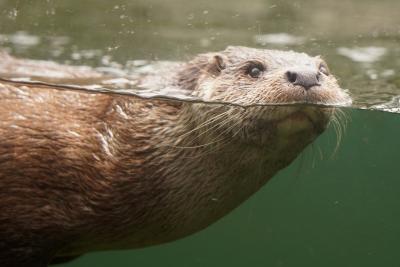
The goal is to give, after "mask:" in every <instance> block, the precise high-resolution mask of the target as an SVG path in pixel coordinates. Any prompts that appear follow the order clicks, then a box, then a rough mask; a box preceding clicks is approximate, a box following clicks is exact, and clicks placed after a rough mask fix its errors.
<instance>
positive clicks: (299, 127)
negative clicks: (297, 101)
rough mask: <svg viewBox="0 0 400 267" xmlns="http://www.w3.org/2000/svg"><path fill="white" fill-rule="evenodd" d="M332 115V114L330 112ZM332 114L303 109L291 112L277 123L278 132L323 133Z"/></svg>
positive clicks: (313, 109) (314, 109)
mask: <svg viewBox="0 0 400 267" xmlns="http://www.w3.org/2000/svg"><path fill="white" fill-rule="evenodd" d="M329 113H330V112H329ZM329 117H330V114H328V112H327V111H323V110H318V109H317V108H315V107H313V108H302V109H299V110H296V111H293V112H291V113H290V114H288V115H286V116H285V117H283V118H281V119H279V120H277V121H276V125H277V130H278V131H279V132H280V133H283V134H286V135H288V134H290V135H291V134H296V133H298V132H303V131H312V132H315V133H317V134H319V133H322V132H323V131H324V130H325V129H326V127H327V124H328V121H329Z"/></svg>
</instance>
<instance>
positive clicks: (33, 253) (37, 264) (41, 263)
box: [0, 239, 51, 267]
mask: <svg viewBox="0 0 400 267" xmlns="http://www.w3.org/2000/svg"><path fill="white" fill-rule="evenodd" d="M18 243H19V244H17V242H12V241H10V240H4V239H3V240H1V241H0V266H5V267H22V266H24V267H25V266H26V267H47V265H48V262H49V260H50V259H51V253H50V250H47V249H44V247H43V246H40V245H39V244H37V245H32V244H28V243H31V242H29V241H24V242H18ZM23 243H25V244H23Z"/></svg>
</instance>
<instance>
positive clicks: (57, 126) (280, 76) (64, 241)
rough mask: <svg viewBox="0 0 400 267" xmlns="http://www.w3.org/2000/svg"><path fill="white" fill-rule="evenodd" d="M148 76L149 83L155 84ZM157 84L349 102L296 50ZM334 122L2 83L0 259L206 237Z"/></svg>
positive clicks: (289, 110)
mask: <svg viewBox="0 0 400 267" xmlns="http://www.w3.org/2000/svg"><path fill="white" fill-rule="evenodd" d="M60 68H61V69H62V67H60ZM68 68H69V69H68V71H70V70H71V69H70V67H68ZM95 75H97V74H95ZM152 75H153V74H149V75H148V76H145V77H144V78H143V80H142V81H141V82H142V83H144V84H145V83H147V84H148V83H149V82H150V83H151V81H152V80H153V79H154V77H153V76H152ZM161 80H162V79H161ZM162 81H163V82H165V83H170V84H171V85H173V86H179V87H182V88H184V89H188V90H191V91H192V92H193V95H194V96H198V97H201V98H203V99H205V100H216V101H226V102H232V103H236V104H245V105H249V104H274V103H282V102H289V103H290V102H304V103H311V104H321V103H322V104H328V105H335V104H340V105H342V104H343V103H349V102H350V98H349V96H348V95H347V94H346V93H345V92H343V91H342V90H341V89H340V88H339V87H338V85H337V83H336V80H335V79H334V78H333V77H332V75H329V72H328V70H327V67H326V65H325V63H323V62H322V61H321V60H320V59H319V58H312V57H309V56H307V55H305V54H297V53H294V52H280V51H269V50H258V49H250V48H244V47H229V48H227V49H226V50H225V51H222V52H218V53H209V54H202V55H199V56H198V57H196V58H195V59H193V60H192V61H190V62H188V63H185V64H182V65H181V66H180V68H179V69H171V70H170V73H167V75H166V76H165V79H164V80H162ZM332 113H333V108H321V107H316V106H293V107H274V106H272V107H271V106H270V107H259V106H258V107H248V108H242V107H235V106H227V105H206V104H190V103H179V102H171V101H162V100H149V99H147V100H145V99H140V98H136V97H123V96H118V95H106V94H91V93H85V92H77V91H65V90H64V91H60V90H55V88H52V87H51V86H46V85H35V84H31V85H30V84H24V83H18V82H6V81H3V82H1V83H0V204H1V205H0V262H1V263H2V266H38V267H39V266H47V264H48V263H49V262H51V260H52V259H57V258H62V257H74V256H76V255H80V254H83V253H86V252H89V251H94V250H106V249H124V248H139V247H145V246H149V245H154V244H160V243H163V242H168V241H172V240H175V239H178V238H181V237H184V236H187V235H189V234H191V233H193V232H196V231H199V230H201V229H203V228H205V227H206V226H208V225H209V224H211V223H212V222H214V221H216V220H218V219H219V218H220V217H222V216H224V215H225V214H227V213H228V212H229V211H231V210H232V209H233V208H235V207H236V206H238V205H239V204H240V203H242V202H243V201H244V200H246V199H247V198H248V197H249V196H251V195H252V194H253V193H254V192H256V191H257V190H258V189H259V188H260V187H261V186H262V185H263V184H265V182H267V181H268V180H269V179H270V178H271V177H272V176H273V175H274V174H275V173H276V172H278V171H279V170H280V169H282V168H284V167H285V166H287V165H288V164H290V163H291V162H292V161H293V160H294V159H295V158H296V157H297V155H298V154H299V153H300V152H301V151H302V150H303V149H304V148H305V147H306V146H307V145H308V144H309V143H311V142H312V141H313V140H314V139H315V138H316V137H317V136H318V135H319V134H320V133H322V132H323V130H324V129H325V127H326V126H327V124H328V122H329V119H330V117H331V116H332Z"/></svg>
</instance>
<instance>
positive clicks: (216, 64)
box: [208, 55, 226, 76]
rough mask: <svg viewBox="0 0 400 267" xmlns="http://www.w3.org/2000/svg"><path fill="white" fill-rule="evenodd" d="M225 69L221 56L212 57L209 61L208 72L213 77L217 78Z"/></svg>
mask: <svg viewBox="0 0 400 267" xmlns="http://www.w3.org/2000/svg"><path fill="white" fill-rule="evenodd" d="M225 68H226V64H225V60H224V58H223V56H222V55H214V56H213V57H212V59H211V60H210V63H209V66H208V72H209V73H211V74H212V75H214V76H218V75H219V74H220V73H221V71H222V70H223V69H225Z"/></svg>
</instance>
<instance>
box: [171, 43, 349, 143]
mask: <svg viewBox="0 0 400 267" xmlns="http://www.w3.org/2000/svg"><path fill="white" fill-rule="evenodd" d="M178 83H179V86H180V87H182V88H185V89H189V90H192V94H193V95H195V96H197V97H199V98H200V99H202V100H205V101H211V102H213V101H217V102H227V103H233V104H238V105H241V106H244V107H246V106H247V108H238V107H232V106H230V107H226V106H225V107H221V109H220V111H219V113H218V112H217V111H215V110H213V107H212V106H210V105H208V107H207V105H193V107H192V109H195V112H194V113H195V114H196V116H197V118H198V120H199V123H204V122H207V120H209V119H210V118H215V116H217V115H219V114H223V112H225V115H221V117H220V119H221V120H222V119H223V120H225V123H226V121H229V123H226V125H225V126H221V127H218V126H217V128H219V129H220V131H223V132H224V134H225V135H230V136H231V137H232V136H233V135H234V136H235V138H236V137H237V138H239V139H240V140H241V141H244V142H247V143H248V142H251V143H255V144H257V145H260V144H265V143H270V142H275V141H276V139H274V136H275V137H276V136H279V137H286V139H287V138H293V135H296V137H298V139H299V138H305V139H306V140H307V141H305V142H306V143H309V142H310V141H312V140H313V139H314V138H315V137H316V136H317V135H318V134H320V133H321V132H322V131H323V130H324V129H325V128H326V126H327V124H328V122H329V119H330V117H331V116H332V114H333V113H334V110H335V109H334V108H333V107H332V106H335V105H339V106H346V105H349V104H350V103H351V98H350V97H349V95H348V94H347V93H346V92H345V91H343V90H342V89H341V88H340V87H339V85H338V83H337V80H336V79H335V77H334V76H333V75H332V74H331V73H330V71H329V69H328V67H327V64H326V63H325V62H324V61H323V60H322V59H321V58H320V57H319V56H317V57H311V56H308V55H307V54H304V53H296V52H293V51H276V50H264V49H254V48H246V47H228V48H227V49H226V50H224V51H222V52H217V53H207V54H202V55H199V56H198V57H196V58H195V59H194V60H193V61H191V62H189V63H188V64H187V65H186V66H185V67H184V69H183V70H182V71H181V72H180V73H179V77H178ZM320 105H325V106H331V107H321V106H320ZM249 106H250V107H249ZM217 122H218V123H220V122H219V120H218V119H216V122H214V123H217ZM234 125H236V126H234Z"/></svg>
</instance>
